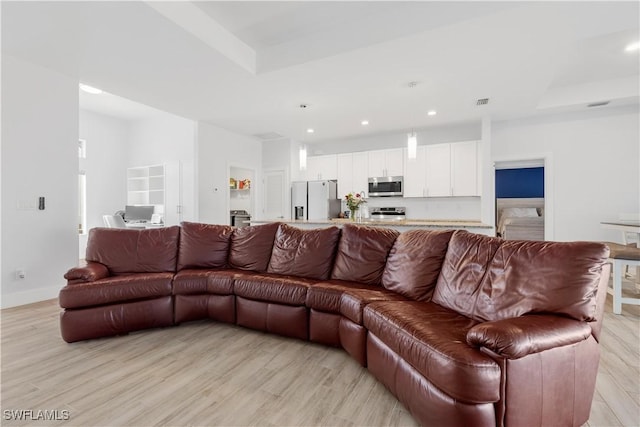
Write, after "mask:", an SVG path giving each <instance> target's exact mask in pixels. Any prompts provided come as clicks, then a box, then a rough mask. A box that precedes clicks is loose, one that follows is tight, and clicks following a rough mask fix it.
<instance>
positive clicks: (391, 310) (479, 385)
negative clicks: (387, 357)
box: [364, 301, 501, 403]
mask: <svg viewBox="0 0 640 427" xmlns="http://www.w3.org/2000/svg"><path fill="white" fill-rule="evenodd" d="M476 324H477V322H476V321H474V320H472V319H469V318H467V317H464V316H462V315H460V314H457V313H455V312H453V311H451V310H448V309H446V308H444V307H440V306H438V305H437V304H433V303H430V302H415V301H412V302H395V301H393V302H378V303H372V304H370V305H368V306H367V307H366V308H365V310H364V325H365V327H366V328H367V329H368V330H369V333H371V334H373V335H375V336H376V337H377V338H378V339H379V340H380V341H382V342H383V343H385V344H386V345H387V346H388V347H389V348H390V349H391V350H393V351H394V352H395V353H397V354H398V355H399V356H400V357H402V359H404V360H405V361H406V362H407V363H408V364H410V365H411V366H413V368H414V369H415V370H416V371H418V372H419V373H420V374H422V375H423V376H424V377H425V378H428V379H429V381H430V382H431V383H433V384H434V385H435V386H437V387H438V388H439V389H440V390H442V391H444V392H445V393H446V394H448V395H449V396H451V397H453V398H455V399H457V400H461V401H463V402H469V403H490V402H497V401H498V400H500V381H501V371H500V367H499V366H498V364H497V363H496V362H495V361H494V360H493V359H492V358H491V357H489V356H487V355H485V354H483V353H482V352H480V351H479V350H478V349H476V348H473V347H471V346H469V345H468V344H467V343H466V335H467V332H468V331H469V329H471V328H472V327H473V326H475V325H476Z"/></svg>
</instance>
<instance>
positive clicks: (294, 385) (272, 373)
mask: <svg viewBox="0 0 640 427" xmlns="http://www.w3.org/2000/svg"><path fill="white" fill-rule="evenodd" d="M609 298H610V297H609ZM623 308H624V313H623V315H621V316H616V315H613V314H611V300H610V299H609V300H608V301H607V314H606V319H605V322H604V333H603V336H602V340H601V341H602V360H601V363H600V371H599V375H598V382H597V391H596V395H595V397H594V401H593V409H592V414H591V418H590V420H589V423H588V426H590V427H595V426H602V427H605V426H606V427H610V426H621V425H624V426H638V425H640V404H639V401H640V388H639V379H640V331H639V325H640V307H639V306H629V305H624V306H623ZM58 313H59V309H58V306H57V301H56V300H51V301H45V302H42V303H37V304H32V305H29V306H22V307H16V308H11V309H5V310H2V313H1V320H2V324H1V332H2V348H1V356H2V378H1V381H2V387H1V389H2V409H3V415H2V421H1V422H2V425H3V426H9V425H37V426H44V425H65V426H71V425H76V426H90V425H95V426H151V425H163V426H165V425H173V426H187V425H207V426H208V425H235V426H239V425H265V426H275V425H277V426H281V425H305V426H306V425H325V426H350V425H361V426H387V425H389V426H396V425H397V426H414V425H416V422H415V421H414V420H413V419H412V418H411V416H410V414H409V413H408V412H407V411H406V410H405V408H404V407H403V406H402V405H401V404H400V403H398V401H397V400H396V399H395V398H394V397H393V396H392V395H391V394H390V393H389V392H387V391H386V389H385V388H384V387H383V386H382V385H380V384H379V383H378V382H376V380H375V379H374V378H373V377H372V376H371V375H369V374H368V372H367V370H366V369H364V368H361V367H360V366H359V365H358V364H357V363H356V362H355V361H353V360H352V359H351V358H350V357H349V356H348V355H347V354H346V353H345V352H344V351H342V350H339V349H333V348H327V347H324V346H320V345H316V344H312V343H309V342H303V341H299V340H295V339H288V338H282V337H278V336H274V335H267V334H263V333H260V332H256V331H251V330H248V329H243V328H240V327H236V326H233V325H227V324H221V323H215V322H212V321H211V322H209V321H202V322H192V323H188V324H183V325H181V326H180V327H174V328H165V329H157V330H147V331H142V332H137V333H133V334H130V335H128V336H122V337H114V338H106V339H99V340H91V341H86V342H80V343H74V344H66V343H65V342H63V341H62V339H61V338H60V333H59V329H58ZM14 409H32V410H34V411H37V410H59V411H61V410H68V411H69V415H70V419H69V420H67V421H54V422H43V421H31V422H24V421H22V422H18V421H8V420H6V418H5V417H4V410H14Z"/></svg>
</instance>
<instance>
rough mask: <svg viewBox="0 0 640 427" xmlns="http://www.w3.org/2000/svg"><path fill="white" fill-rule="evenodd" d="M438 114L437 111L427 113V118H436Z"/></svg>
mask: <svg viewBox="0 0 640 427" xmlns="http://www.w3.org/2000/svg"><path fill="white" fill-rule="evenodd" d="M436 114H438V113H437V112H436V110H431V111H428V112H427V116H435V115H436Z"/></svg>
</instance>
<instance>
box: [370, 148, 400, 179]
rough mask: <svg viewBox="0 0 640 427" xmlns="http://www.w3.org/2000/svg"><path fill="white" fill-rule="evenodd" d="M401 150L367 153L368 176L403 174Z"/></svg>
mask: <svg viewBox="0 0 640 427" xmlns="http://www.w3.org/2000/svg"><path fill="white" fill-rule="evenodd" d="M403 160H404V151H403V149H402V148H394V149H389V150H377V151H369V159H368V163H369V168H368V170H369V176H370V177H379V176H402V174H403V172H404V161H403Z"/></svg>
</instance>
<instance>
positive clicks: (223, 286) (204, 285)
mask: <svg viewBox="0 0 640 427" xmlns="http://www.w3.org/2000/svg"><path fill="white" fill-rule="evenodd" d="M242 273H243V272H242V271H241V270H206V269H189V270H182V271H179V272H178V273H177V274H176V277H175V278H174V279H173V294H174V295H193V294H215V295H232V294H233V281H234V279H235V278H236V276H238V275H241V274H242Z"/></svg>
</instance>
